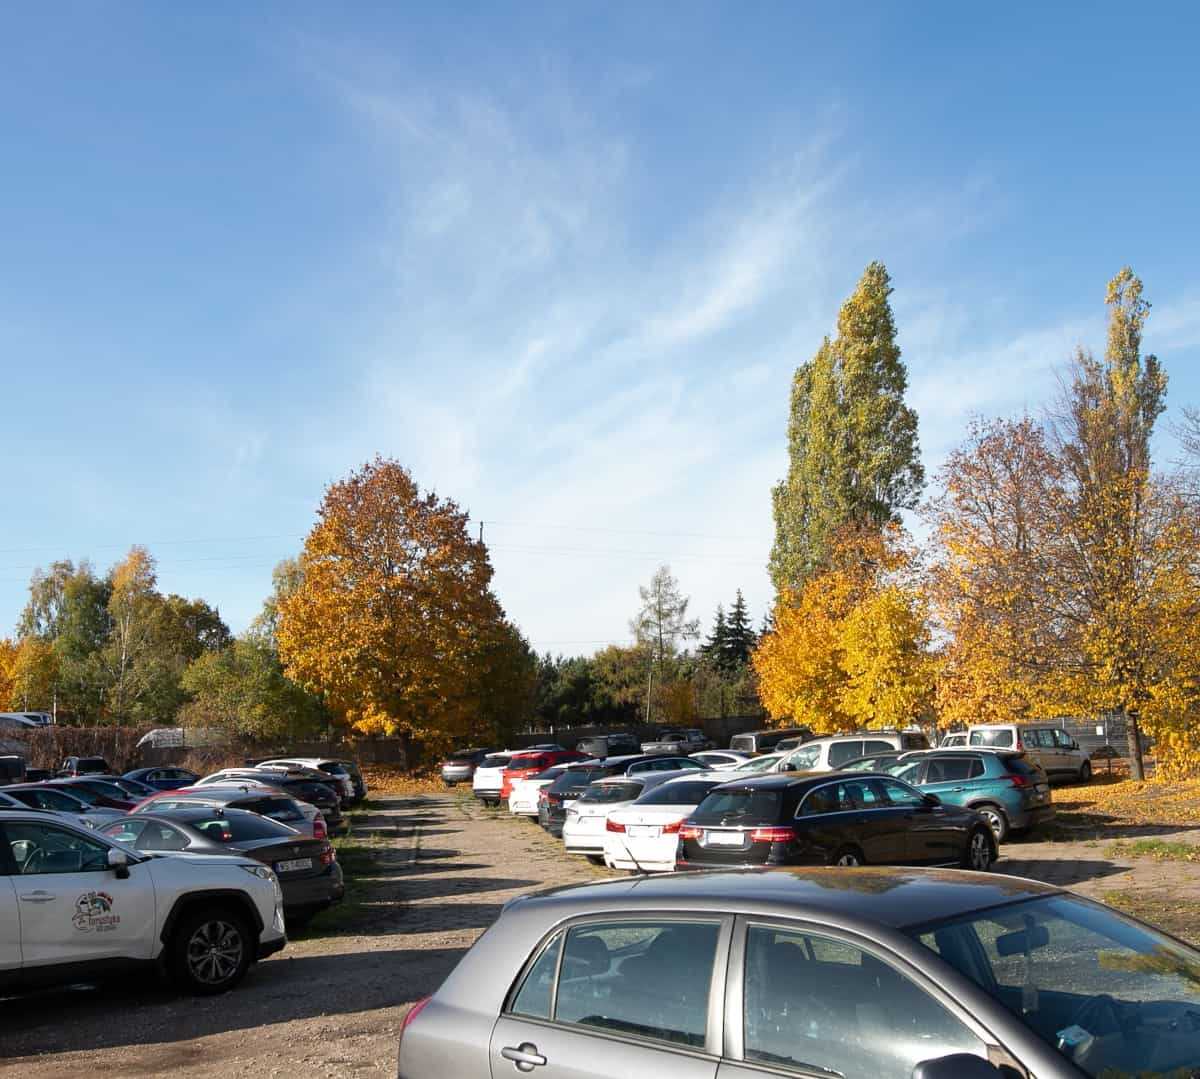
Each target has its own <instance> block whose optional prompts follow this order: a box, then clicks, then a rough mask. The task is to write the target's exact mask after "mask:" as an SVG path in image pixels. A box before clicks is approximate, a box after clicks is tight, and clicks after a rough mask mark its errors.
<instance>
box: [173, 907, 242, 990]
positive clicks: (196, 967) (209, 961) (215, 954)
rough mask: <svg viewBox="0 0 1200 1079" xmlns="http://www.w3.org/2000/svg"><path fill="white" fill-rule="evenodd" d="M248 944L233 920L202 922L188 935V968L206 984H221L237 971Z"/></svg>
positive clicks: (216, 919)
mask: <svg viewBox="0 0 1200 1079" xmlns="http://www.w3.org/2000/svg"><path fill="white" fill-rule="evenodd" d="M245 947H246V944H245V941H244V940H243V939H242V933H241V930H239V929H238V927H237V926H236V925H234V924H233V923H231V922H227V921H224V920H223V919H220V918H214V919H212V920H211V921H207V922H201V923H200V925H198V926H197V927H196V929H195V931H194V932H193V933H192V935H191V937H189V938H188V943H187V965H188V971H189V972H190V973H191V975H192V977H193V978H195V979H196V981H198V982H202V983H203V984H204V985H220V983H221V982H224V981H227V980H228V979H230V978H232V977H233V976H234V974H236V973H237V971H238V968H239V967H240V966H241V962H242V953H243V952H244V950H245Z"/></svg>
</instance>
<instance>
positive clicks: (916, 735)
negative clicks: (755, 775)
mask: <svg viewBox="0 0 1200 1079" xmlns="http://www.w3.org/2000/svg"><path fill="white" fill-rule="evenodd" d="M928 748H929V739H928V738H926V737H925V735H923V734H922V733H921V732H920V731H858V732H856V733H854V734H833V735H829V736H828V737H826V738H814V739H813V740H812V741H811V742H805V743H804V744H803V745H802V746H800V747H799V748H798V749H793V750H792V751H791V753H789V754H788V755H787V756H786V757H784V758H783V760H781V761H780V762H779V763H778V764H777V765H775V768H774V770H775V771H776V772H832V771H834V770H836V769H838V768H841V766H842V765H843V764H846V763H848V762H849V761H853V760H857V759H858V758H859V757H873V756H875V755H876V754H877V753H907V752H908V751H909V750H913V749H928Z"/></svg>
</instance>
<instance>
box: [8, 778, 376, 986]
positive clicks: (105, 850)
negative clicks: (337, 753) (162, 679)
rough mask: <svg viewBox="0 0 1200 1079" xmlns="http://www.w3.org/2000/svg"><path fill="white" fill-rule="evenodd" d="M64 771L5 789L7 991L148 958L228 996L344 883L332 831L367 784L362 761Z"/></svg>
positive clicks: (181, 978)
mask: <svg viewBox="0 0 1200 1079" xmlns="http://www.w3.org/2000/svg"><path fill="white" fill-rule="evenodd" d="M57 772H58V773H59V774H58V775H55V776H49V777H39V775H38V774H37V773H34V777H33V778H32V779H31V778H30V777H29V775H28V774H27V775H25V776H22V777H21V781H20V782H9V783H6V784H5V785H3V786H0V926H3V925H5V924H9V925H11V926H13V927H16V931H15V932H13V933H4V932H0V989H12V988H22V989H23V988H30V987H36V986H41V985H46V984H53V983H56V982H62V981H72V980H80V978H86V977H88V976H96V975H100V974H108V973H113V972H116V971H120V970H124V969H126V968H129V967H138V966H152V967H155V968H157V969H158V970H159V971H160V972H162V973H165V974H168V975H170V976H172V977H173V978H174V980H175V981H176V982H177V983H179V984H180V985H181V986H182V987H184V988H185V989H187V990H189V991H191V992H195V993H205V994H207V993H217V992H222V991H224V990H226V989H229V988H232V986H233V985H235V984H236V983H237V982H238V981H239V980H240V979H241V977H242V976H243V975H244V974H245V972H246V970H247V969H248V968H249V966H250V965H251V964H252V963H254V962H255V961H257V960H259V959H262V958H264V957H265V956H267V955H270V954H272V953H273V952H275V951H278V950H279V949H281V948H283V947H284V945H285V944H286V941H287V932H288V930H289V929H293V930H294V929H296V928H298V927H300V926H303V925H304V924H305V923H306V922H307V921H308V920H309V919H311V918H312V917H313V916H314V915H315V914H316V913H318V912H319V911H321V910H324V909H326V908H328V907H329V906H331V905H332V904H334V903H337V902H338V901H340V900H341V898H342V896H343V894H344V891H345V883H344V881H343V878H342V871H341V867H340V866H339V864H338V862H337V856H336V852H335V850H334V848H333V845H332V843H331V842H330V837H331V835H332V834H334V833H336V832H337V831H339V830H342V829H344V827H345V813H344V810H345V808H346V807H348V806H350V805H352V804H354V803H356V802H359V801H361V800H362V799H364V798H365V797H366V794H367V785H366V783H365V781H364V779H363V776H362V773H361V770H360V769H359V768H358V766H357V764H356V763H355V762H353V761H348V760H337V759H331V758H330V759H327V758H307V757H285V758H276V759H271V760H254V761H247V762H246V763H245V765H244V766H243V767H239V768H227V769H222V770H220V771H218V772H214V773H212V774H211V775H207V776H200V775H197V774H196V773H194V772H191V771H188V770H187V769H183V768H176V767H152V768H141V769H136V770H134V771H131V772H126V773H125V774H123V775H118V774H116V773H115V772H114V771H113V770H111V769H110V768H109V767H108V764H107V762H105V761H104V760H103V759H102V758H98V757H91V758H74V757H73V758H68V760H67V761H64V762H63V767H61V768H60V769H58V770H57ZM8 778H12V777H11V776H10V777H8Z"/></svg>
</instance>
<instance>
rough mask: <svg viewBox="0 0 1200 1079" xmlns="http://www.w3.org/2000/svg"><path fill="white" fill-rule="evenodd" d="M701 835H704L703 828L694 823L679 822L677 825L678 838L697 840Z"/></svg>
mask: <svg viewBox="0 0 1200 1079" xmlns="http://www.w3.org/2000/svg"><path fill="white" fill-rule="evenodd" d="M702 835H704V829H703V828H697V827H696V826H695V825H694V824H681V825H680V826H679V838H680V839H690V840H693V841H695V840H698V839H699V838H700V837H701V836H702Z"/></svg>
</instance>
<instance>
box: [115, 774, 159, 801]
mask: <svg viewBox="0 0 1200 1079" xmlns="http://www.w3.org/2000/svg"><path fill="white" fill-rule="evenodd" d="M113 785H114V786H117V787H120V788H121V789H122V790H124V791H128V792H129V793H130V794H133V795H136V796H137V797H138V798H148V797H149V796H150V795H152V794H156V793H157V791H155V789H154V788H153V787H150V786H147V785H146V784H145V783H142V782H140V781H138V780H136V779H125V778H124V777H122V778H121V779H114V780H113Z"/></svg>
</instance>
